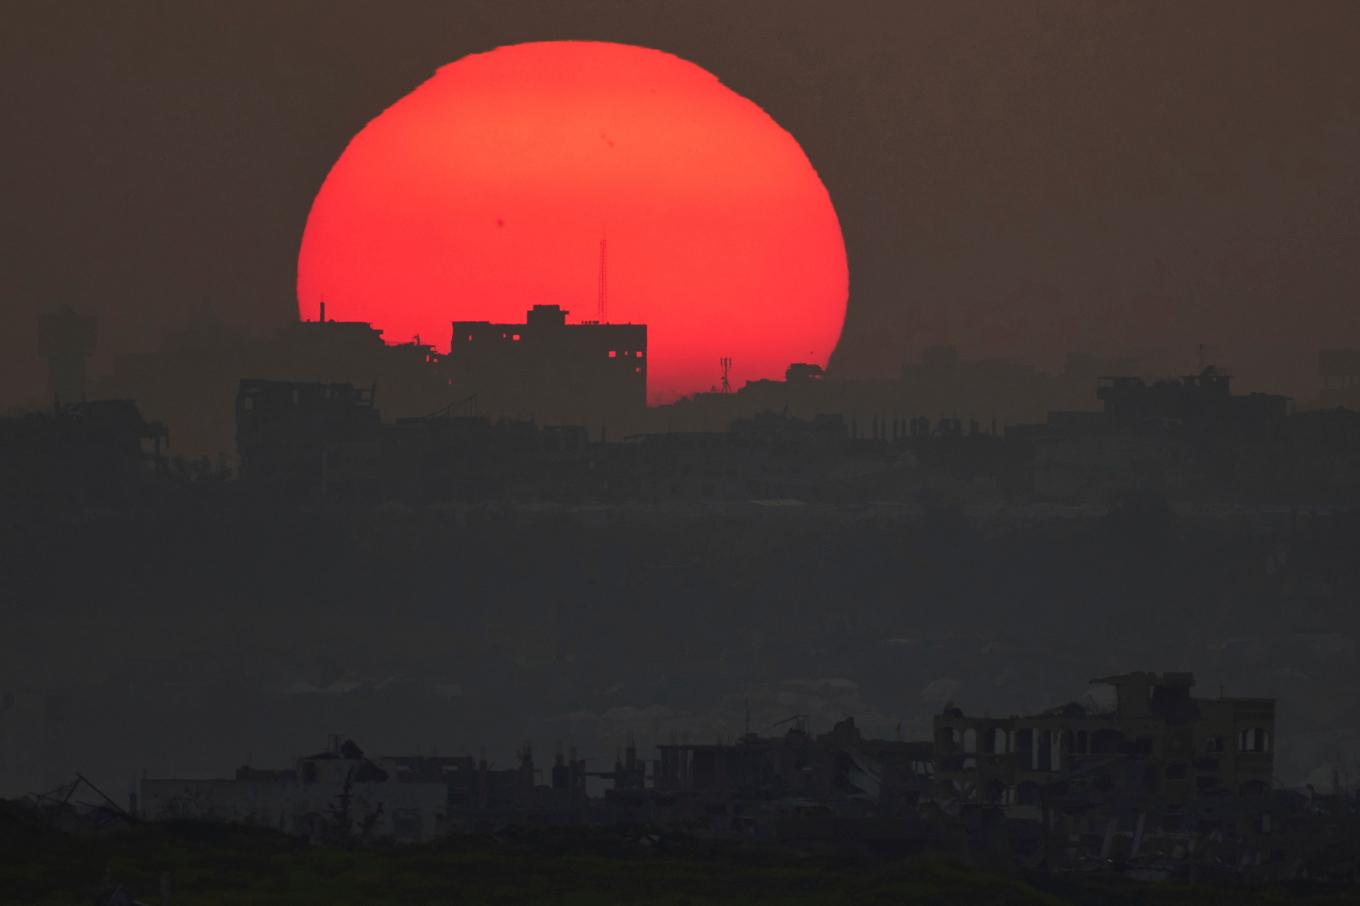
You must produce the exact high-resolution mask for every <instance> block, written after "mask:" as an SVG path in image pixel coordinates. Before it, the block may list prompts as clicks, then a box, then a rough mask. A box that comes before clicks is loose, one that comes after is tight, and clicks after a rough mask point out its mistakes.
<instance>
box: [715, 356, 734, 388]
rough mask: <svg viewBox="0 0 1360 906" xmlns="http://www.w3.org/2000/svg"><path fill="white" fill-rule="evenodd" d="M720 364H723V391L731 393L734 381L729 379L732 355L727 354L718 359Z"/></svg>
mask: <svg viewBox="0 0 1360 906" xmlns="http://www.w3.org/2000/svg"><path fill="white" fill-rule="evenodd" d="M718 364H719V365H721V366H722V392H723V393H731V392H732V382H731V381H730V380H728V374H729V372H731V370H732V357H731V356H729V355H725V356H723V357H722V358H721V359H718Z"/></svg>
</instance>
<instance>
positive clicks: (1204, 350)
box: [1195, 343, 1209, 371]
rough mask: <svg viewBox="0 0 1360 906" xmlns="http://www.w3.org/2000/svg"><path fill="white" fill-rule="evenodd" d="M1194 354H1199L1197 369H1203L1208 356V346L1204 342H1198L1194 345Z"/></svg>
mask: <svg viewBox="0 0 1360 906" xmlns="http://www.w3.org/2000/svg"><path fill="white" fill-rule="evenodd" d="M1195 354H1196V355H1198V356H1199V370H1200V371H1203V370H1204V367H1205V364H1206V362H1207V361H1208V358H1209V347H1208V346H1207V345H1205V344H1204V343H1200V344H1199V345H1198V346H1196V347H1195Z"/></svg>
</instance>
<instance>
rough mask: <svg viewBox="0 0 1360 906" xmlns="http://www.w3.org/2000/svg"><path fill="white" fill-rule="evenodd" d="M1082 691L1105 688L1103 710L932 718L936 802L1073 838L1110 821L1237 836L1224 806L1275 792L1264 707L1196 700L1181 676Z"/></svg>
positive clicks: (1253, 701) (1110, 682)
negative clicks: (957, 802) (960, 803)
mask: <svg viewBox="0 0 1360 906" xmlns="http://www.w3.org/2000/svg"><path fill="white" fill-rule="evenodd" d="M1091 682H1092V683H1094V684H1100V685H1105V686H1109V687H1112V688H1113V690H1114V693H1115V702H1114V704H1113V706H1112V707H1099V706H1093V705H1091V704H1077V703H1072V704H1067V705H1063V706H1060V707H1057V708H1052V709H1050V710H1048V711H1044V712H1041V713H1039V714H1033V715H1027V716H1024V717H1005V718H985V717H970V716H965V715H964V714H963V712H962V711H959V710H958V709H952V710H948V711H946V712H945V713H944V714H941V715H939V716H937V717H936V718H935V759H934V760H935V782H936V785H937V789H936V795H937V796H944V797H957V798H960V799H963V800H965V801H972V802H977V803H984V804H987V805H991V806H997V807H1002V808H1005V809H1006V810H1007V813H1008V814H1010V815H1012V816H1014V817H1024V816H1028V817H1031V818H1033V819H1036V820H1038V819H1041V818H1042V819H1043V820H1044V821H1045V822H1046V823H1048V824H1049V825H1050V826H1051V827H1053V828H1054V829H1056V830H1060V831H1061V832H1062V833H1063V834H1064V836H1067V835H1072V837H1073V838H1075V837H1076V836H1077V835H1081V834H1094V835H1102V834H1105V833H1106V832H1107V829H1108V828H1109V826H1110V824H1111V822H1114V825H1115V827H1116V828H1118V827H1119V826H1120V825H1121V824H1122V826H1123V828H1124V829H1125V830H1132V829H1133V827H1134V825H1135V823H1136V824H1137V826H1138V828H1139V832H1140V833H1142V832H1144V831H1146V832H1149V833H1151V832H1153V831H1182V830H1200V831H1207V830H1209V829H1211V827H1207V826H1206V824H1219V823H1226V824H1227V826H1228V827H1229V828H1231V829H1234V830H1236V829H1237V828H1236V825H1235V819H1236V817H1237V815H1236V814H1235V813H1234V811H1233V810H1232V809H1231V808H1230V807H1229V804H1230V803H1231V801H1232V800H1234V799H1236V800H1242V799H1252V798H1261V797H1264V796H1266V795H1267V793H1269V791H1270V790H1271V788H1272V787H1273V786H1274V775H1273V769H1274V754H1273V751H1272V749H1273V743H1274V737H1275V702H1274V700H1272V699H1258V698H1221V697H1220V698H1195V697H1192V696H1191V694H1190V690H1191V688H1192V687H1193V686H1194V684H1195V679H1194V676H1193V675H1191V674H1189V673H1165V674H1155V673H1130V674H1124V675H1121V676H1111V677H1105V678H1103V679H1097V680H1092V681H1091ZM1135 845H1136V844H1135Z"/></svg>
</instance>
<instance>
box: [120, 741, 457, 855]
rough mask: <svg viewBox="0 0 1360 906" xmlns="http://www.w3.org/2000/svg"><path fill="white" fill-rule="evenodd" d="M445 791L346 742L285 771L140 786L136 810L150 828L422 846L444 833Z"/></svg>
mask: <svg viewBox="0 0 1360 906" xmlns="http://www.w3.org/2000/svg"><path fill="white" fill-rule="evenodd" d="M448 805H449V787H448V784H447V782H446V781H445V780H444V779H443V778H442V777H426V776H418V777H414V778H411V777H408V776H406V772H404V771H402V770H401V769H400V766H399V765H398V764H396V763H394V762H391V761H388V760H386V759H370V758H366V757H365V756H364V753H363V752H362V751H361V750H360V749H359V747H358V746H356V745H355V744H354V743H353V742H349V741H346V742H344V743H341V742H340V740H339V739H338V738H334V739H332V742H331V745H330V747H329V748H328V749H327V750H326V751H324V752H318V753H316V754H314V755H309V756H307V757H304V758H299V759H297V760H296V762H295V763H294V765H293V767H291V768H285V769H279V770H274V769H263V770H262V769H257V768H251V767H242V768H240V769H239V770H237V772H236V776H235V777H234V778H230V779H228V778H223V779H213V780H197V779H180V778H154V779H152V778H145V779H143V780H142V781H141V782H140V784H139V796H138V807H139V810H140V811H141V813H142V816H143V817H145V818H148V819H150V820H152V821H157V820H175V819H181V820H183V819H190V820H199V821H205V820H206V821H223V822H238V823H245V824H251V825H254V826H256V827H269V828H274V829H276V830H280V831H283V832H284V833H290V834H296V835H299V836H306V837H308V838H310V839H312V840H318V841H321V840H325V841H330V842H338V841H341V840H346V839H350V838H353V837H365V838H367V837H372V838H386V839H395V840H399V841H406V842H420V841H424V840H430V839H432V838H434V837H435V836H437V835H439V834H441V833H443V832H445V831H446V830H447V827H446V821H447V818H448Z"/></svg>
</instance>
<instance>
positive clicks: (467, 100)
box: [297, 41, 848, 402]
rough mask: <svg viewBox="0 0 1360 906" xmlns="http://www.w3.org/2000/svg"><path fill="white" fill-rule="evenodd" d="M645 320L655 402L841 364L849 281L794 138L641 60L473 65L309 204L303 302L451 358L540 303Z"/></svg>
mask: <svg viewBox="0 0 1360 906" xmlns="http://www.w3.org/2000/svg"><path fill="white" fill-rule="evenodd" d="M606 237H607V243H608V245H607V248H608V256H607V281H606V285H607V297H606V304H607V317H608V320H610V321H614V322H633V323H644V324H647V325H648V342H649V349H650V354H651V363H650V366H649V368H648V372H649V373H648V379H649V387H648V395H649V398H650V399H651V400H652V401H653V402H663V401H666V400H669V399H673V398H675V397H677V396H679V395H682V394H685V393H689V392H692V391H695V390H706V389H708V388H709V387H711V386H712V385H713V384H714V383H716V378H717V376H718V375H719V374H720V368H719V359H720V358H722V357H724V356H731V357H732V358H733V359H734V365H733V368H732V373H733V377H734V378H739V379H741V380H750V379H755V378H769V377H780V376H782V375H783V373H784V369H785V368H786V367H787V366H788V364H789V363H790V362H816V363H819V364H825V362H826V360H827V358H828V357H829V356H830V354H831V351H832V349H833V348H834V346H835V344H836V341H837V339H838V337H839V336H840V331H841V325H842V322H843V320H844V317H845V305H846V297H847V294H848V275H847V270H846V261H845V245H844V242H843V240H842V238H841V232H840V225H839V223H838V221H837V219H836V212H835V210H834V208H833V207H832V205H831V199H830V197H829V196H828V195H827V191H826V188H825V187H824V186H823V185H822V182H821V180H820V179H819V178H818V176H817V173H816V171H815V170H814V169H813V168H812V165H811V163H809V161H808V158H807V156H806V155H805V154H804V153H803V150H802V149H801V148H800V147H799V146H798V143H797V142H796V141H795V140H794V139H793V137H792V136H791V135H789V134H788V133H787V132H785V131H784V130H783V129H781V128H780V127H779V125H778V124H777V123H775V121H774V120H773V119H771V118H770V116H769V115H768V114H766V113H765V112H764V111H763V110H761V109H760V108H759V107H757V106H756V105H755V104H753V103H751V102H750V101H748V100H746V99H745V98H743V97H741V96H740V95H738V94H736V93H735V92H733V91H732V90H730V89H729V88H727V87H726V86H724V85H723V84H722V83H721V82H719V81H718V80H717V78H715V77H714V76H713V75H712V74H710V73H708V72H706V71H705V70H703V69H701V68H700V67H698V66H695V65H694V64H692V63H688V62H686V61H684V60H681V59H680V58H678V57H675V56H672V55H670V54H667V53H662V52H660V51H656V50H649V49H646V48H641V47H632V46H628V45H623V44H607V43H596V42H579V41H554V42H545V43H535V44H520V45H515V46H510V47H501V48H498V49H496V50H493V51H490V52H489V53H483V54H477V55H475V56H470V57H466V58H464V59H461V60H459V61H457V62H455V63H452V64H450V65H448V66H445V67H443V68H442V69H440V70H439V71H438V72H437V73H436V74H435V75H434V77H433V78H431V79H430V80H429V81H427V82H425V83H424V84H422V85H420V86H419V87H417V88H416V89H415V90H414V91H412V92H411V93H410V94H408V95H406V96H405V97H404V98H402V99H401V100H399V101H397V102H396V103H395V104H393V105H392V106H391V107H389V108H388V109H387V110H385V111H384V112H383V113H382V114H381V115H380V116H378V117H377V118H376V119H374V120H372V121H371V122H370V123H369V124H368V125H367V126H365V127H364V129H363V130H362V131H361V132H360V133H359V134H358V135H357V136H355V137H354V139H353V140H352V141H351V142H350V144H349V146H348V147H347V148H346V149H345V151H344V153H343V154H342V155H341V156H340V159H339V160H338V161H337V162H336V164H335V166H334V167H333V168H332V169H331V171H330V174H329V175H328V176H327V177H326V181H325V183H324V184H323V185H322V187H321V191H320V192H319V193H318V194H317V197H316V201H315V202H314V203H313V205H312V210H311V215H310V216H309V218H308V220H307V227H306V231H305V232H304V234H303V237H302V249H301V252H300V253H299V256H298V286H297V289H298V305H299V309H300V312H301V314H302V316H303V317H304V318H315V317H316V314H317V311H318V307H319V303H320V302H321V301H322V300H323V299H324V300H325V302H326V305H327V314H328V316H329V317H334V318H337V319H343V320H362V321H370V322H372V323H373V324H374V325H375V326H376V327H379V328H381V329H382V330H383V331H384V335H385V337H386V339H388V340H389V341H404V340H407V339H410V338H412V337H414V336H416V335H419V336H420V337H421V338H422V340H423V341H424V342H427V343H428V342H433V343H435V344H436V345H437V346H439V347H440V348H447V344H448V341H449V333H450V322H452V321H454V320H480V321H505V322H518V321H522V320H523V318H524V313H525V311H526V310H527V309H528V308H529V307H530V306H531V305H534V304H556V305H561V306H562V307H563V308H565V309H568V310H569V311H570V312H571V317H570V320H572V321H580V320H593V319H595V318H596V316H597V282H598V276H599V271H600V268H599V253H600V241H601V239H602V238H606Z"/></svg>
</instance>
